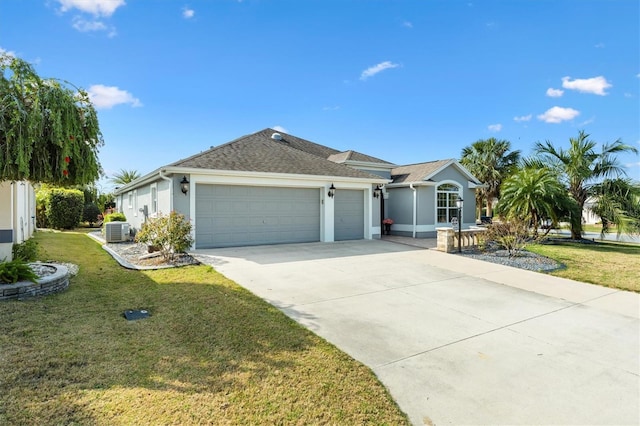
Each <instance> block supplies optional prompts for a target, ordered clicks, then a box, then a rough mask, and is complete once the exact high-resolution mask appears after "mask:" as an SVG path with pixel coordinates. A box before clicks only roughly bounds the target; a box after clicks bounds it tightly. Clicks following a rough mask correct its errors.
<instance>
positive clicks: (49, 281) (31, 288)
mask: <svg viewBox="0 0 640 426" xmlns="http://www.w3.org/2000/svg"><path fill="white" fill-rule="evenodd" d="M43 265H47V266H52V267H54V268H56V272H54V273H53V274H51V275H46V276H44V277H42V278H40V279H38V282H37V283H33V282H31V281H20V282H17V283H15V284H2V285H0V301H2V300H12V299H26V298H29V297H36V296H46V295H49V294H53V293H58V292H60V291H63V290H65V289H66V288H67V287H69V270H68V269H67V267H66V266H63V265H58V264H51V263H44V264H43Z"/></svg>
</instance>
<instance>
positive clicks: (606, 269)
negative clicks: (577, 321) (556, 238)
mask: <svg viewBox="0 0 640 426" xmlns="http://www.w3.org/2000/svg"><path fill="white" fill-rule="evenodd" d="M527 250H529V251H532V252H534V253H538V254H541V255H543V256H547V257H550V258H552V259H555V260H557V261H558V262H561V263H563V264H564V265H566V269H561V270H558V271H554V272H552V273H551V275H555V276H558V277H564V278H570V279H572V280H576V281H582V282H587V283H592V284H598V285H602V286H605V287H612V288H619V289H623V290H631V291H635V292H640V246H639V245H633V244H622V243H613V242H599V243H597V244H580V243H570V242H566V243H558V244H532V245H529V246H527Z"/></svg>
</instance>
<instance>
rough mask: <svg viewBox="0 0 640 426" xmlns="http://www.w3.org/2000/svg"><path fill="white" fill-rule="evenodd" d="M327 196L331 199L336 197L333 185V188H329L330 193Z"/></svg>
mask: <svg viewBox="0 0 640 426" xmlns="http://www.w3.org/2000/svg"><path fill="white" fill-rule="evenodd" d="M327 195H328V196H329V198H333V196H334V195H336V187H335V186H333V184H331V186H330V187H329V192H328V193H327Z"/></svg>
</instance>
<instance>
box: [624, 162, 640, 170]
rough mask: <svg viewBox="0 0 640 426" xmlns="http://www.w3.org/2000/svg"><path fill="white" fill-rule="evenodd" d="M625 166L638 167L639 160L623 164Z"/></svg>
mask: <svg viewBox="0 0 640 426" xmlns="http://www.w3.org/2000/svg"><path fill="white" fill-rule="evenodd" d="M624 166H625V167H627V168H629V169H630V168H632V167H640V161H638V162H636V163H625V165H624Z"/></svg>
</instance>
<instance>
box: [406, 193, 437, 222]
mask: <svg viewBox="0 0 640 426" xmlns="http://www.w3.org/2000/svg"><path fill="white" fill-rule="evenodd" d="M417 189H418V219H417V224H418V225H433V224H434V223H435V217H436V213H435V212H436V209H435V200H436V195H435V194H436V191H435V188H434V187H433V186H420V187H418V188H417ZM409 190H411V189H410V188H409Z"/></svg>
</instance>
